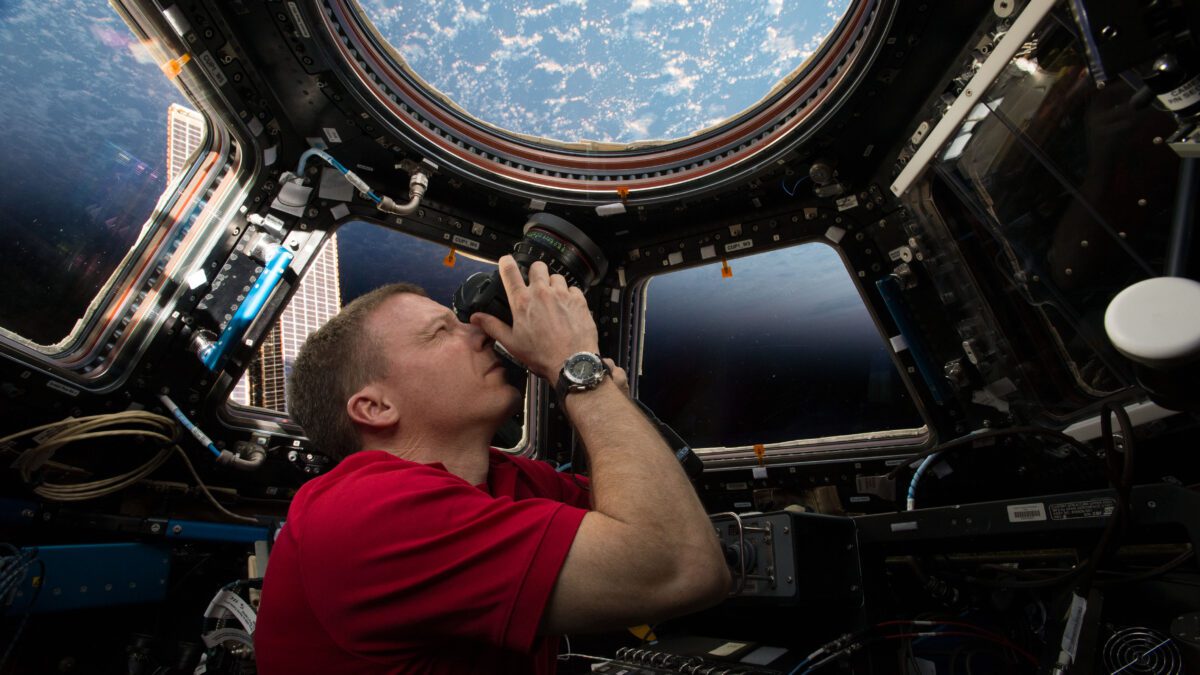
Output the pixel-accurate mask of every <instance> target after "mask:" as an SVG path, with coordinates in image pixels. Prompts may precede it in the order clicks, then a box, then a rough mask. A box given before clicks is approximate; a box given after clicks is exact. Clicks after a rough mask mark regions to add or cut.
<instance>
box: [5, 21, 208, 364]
mask: <svg viewBox="0 0 1200 675" xmlns="http://www.w3.org/2000/svg"><path fill="white" fill-rule="evenodd" d="M153 48H154V47H153V45H146V44H142V43H140V42H139V41H138V40H137V39H135V37H134V36H133V34H132V33H131V32H130V31H129V29H128V28H127V27H126V25H125V24H124V23H123V22H122V20H121V19H120V18H119V17H118V16H117V14H116V12H114V11H113V10H112V8H110V7H109V6H108V3H103V2H61V1H53V0H51V1H46V2H41V1H34V0H25V1H24V2H21V1H19V0H18V1H16V2H8V3H4V4H3V6H2V7H0V54H2V56H0V90H3V91H4V92H5V93H4V95H3V96H0V119H3V120H4V125H5V133H4V134H3V136H2V137H0V155H2V156H3V157H4V161H3V162H0V239H2V240H3V241H4V242H5V247H6V248H5V251H6V253H7V255H6V256H5V261H4V264H3V265H0V288H3V289H4V292H3V293H0V328H3V329H4V330H6V331H10V332H12V333H15V334H17V335H19V336H21V337H22V338H25V339H27V340H31V341H33V342H36V343H38V344H43V345H50V344H54V343H58V342H60V341H62V340H63V339H64V338H66V337H67V336H68V335H69V334H70V333H71V331H72V329H73V327H74V326H75V325H76V322H77V321H79V320H80V319H81V318H82V317H84V314H85V313H86V312H87V308H88V305H89V304H90V303H91V302H92V300H93V298H95V297H96V294H97V293H98V292H99V291H100V289H101V288H102V287H103V286H104V284H105V283H106V282H107V281H108V279H109V277H110V276H111V275H112V274H113V272H114V271H115V270H116V269H117V266H118V265H119V264H120V262H121V260H122V259H123V258H124V257H125V255H126V254H127V253H128V252H129V250H130V248H131V247H132V246H133V245H134V244H135V243H136V242H137V241H138V239H139V236H140V235H141V232H142V226H143V225H144V224H145V222H146V220H147V218H148V217H149V216H150V215H151V213H152V211H153V210H154V206H155V203H156V202H157V200H158V198H159V197H160V195H161V194H162V192H163V190H164V189H165V187H166V185H167V183H168V182H169V181H170V179H171V178H172V176H171V173H170V169H169V166H168V136H169V135H170V134H182V136H183V138H182V139H180V141H179V143H177V144H176V147H177V148H181V147H185V146H186V147H190V148H193V149H194V148H195V147H196V146H197V145H199V144H200V142H201V140H202V135H203V130H204V125H203V118H201V117H200V116H199V115H198V114H197V113H190V111H188V113H181V115H183V116H184V117H186V118H187V119H183V120H182V121H181V122H179V123H178V124H176V123H175V121H174V120H172V121H169V120H168V108H170V107H171V106H172V105H173V104H176V105H178V104H184V105H186V101H185V100H184V97H183V95H182V94H181V93H180V92H179V90H178V89H176V88H175V86H174V85H173V84H172V83H171V82H170V81H169V80H168V79H167V77H166V76H165V75H164V74H163V72H162V70H160V69H159V67H158V65H156V63H155V61H154V58H152V56H151V50H152V49H153ZM189 113H190V114H189ZM176 117H178V116H176ZM180 119H182V118H180ZM197 120H199V121H198V122H197ZM189 121H190V122H192V124H188V122H189ZM169 122H170V123H169ZM175 154H176V155H179V157H178V158H177V159H176V162H175V163H173V164H172V165H171V167H174V168H178V167H181V166H185V164H184V162H185V161H186V159H187V155H181V154H180V153H179V152H176V153H175ZM189 154H190V153H189Z"/></svg>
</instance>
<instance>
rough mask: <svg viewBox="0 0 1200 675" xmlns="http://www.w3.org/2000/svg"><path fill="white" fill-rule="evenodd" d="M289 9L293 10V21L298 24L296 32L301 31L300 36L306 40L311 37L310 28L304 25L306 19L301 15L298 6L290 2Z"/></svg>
mask: <svg viewBox="0 0 1200 675" xmlns="http://www.w3.org/2000/svg"><path fill="white" fill-rule="evenodd" d="M288 9H290V10H292V21H294V22H295V23H296V30H298V31H300V34H301V35H303V36H304V37H306V38H307V37H311V36H310V35H309V33H308V26H306V25H305V24H304V17H303V16H301V15H300V8H299V7H297V6H296V3H294V2H289V3H288Z"/></svg>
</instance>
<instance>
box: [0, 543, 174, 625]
mask: <svg viewBox="0 0 1200 675" xmlns="http://www.w3.org/2000/svg"><path fill="white" fill-rule="evenodd" d="M36 560H40V561H42V562H43V563H44V564H45V565H46V573H45V577H44V578H40V575H41V573H42V571H41V566H40V565H38V564H37V563H36V562H35V563H34V564H32V565H30V566H29V568H28V570H27V571H26V573H25V578H24V579H22V580H21V583H20V585H19V586H18V587H17V593H16V595H15V597H14V599H13V604H12V606H10V607H9V608H8V610H7V614H8V615H9V616H13V615H20V614H24V613H25V611H26V610H27V609H29V608H30V607H29V604H30V602H32V601H33V598H34V594H35V591H36V590H37V586H36V585H35V583H36V584H42V589H41V592H40V593H37V602H36V604H34V606H33V607H32V611H33V612H35V613H45V612H63V611H67V610H72V609H83V608H87V607H105V606H108V605H129V604H135V603H143V602H158V601H161V600H162V599H163V597H164V596H165V595H166V591H167V574H168V573H169V572H170V569H171V556H170V553H169V549H166V548H159V547H157V546H151V545H148V544H79V545H71V546H39V547H37V558H36Z"/></svg>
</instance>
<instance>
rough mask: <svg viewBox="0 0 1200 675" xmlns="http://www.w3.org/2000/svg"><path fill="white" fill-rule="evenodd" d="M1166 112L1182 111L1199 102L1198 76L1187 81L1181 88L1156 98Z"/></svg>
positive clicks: (1199, 80)
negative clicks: (1165, 107) (1165, 108)
mask: <svg viewBox="0 0 1200 675" xmlns="http://www.w3.org/2000/svg"><path fill="white" fill-rule="evenodd" d="M1158 100H1159V101H1162V104H1163V105H1165V106H1167V110H1183V109H1184V108H1187V107H1188V106H1191V105H1194V104H1196V103H1197V102H1200V75H1197V76H1196V77H1193V78H1192V79H1190V80H1188V81H1187V82H1186V83H1184V85H1183V86H1182V87H1179V88H1178V89H1172V90H1171V91H1168V92H1167V93H1165V94H1160V95H1159V97H1158Z"/></svg>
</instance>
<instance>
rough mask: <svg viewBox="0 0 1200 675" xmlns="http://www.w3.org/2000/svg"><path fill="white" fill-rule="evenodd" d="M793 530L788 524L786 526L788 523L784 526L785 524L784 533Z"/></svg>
mask: <svg viewBox="0 0 1200 675" xmlns="http://www.w3.org/2000/svg"><path fill="white" fill-rule="evenodd" d="M791 531H792V528H790V527H788V526H786V525H784V526H783V533H784V534H787V533H788V532H791Z"/></svg>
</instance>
